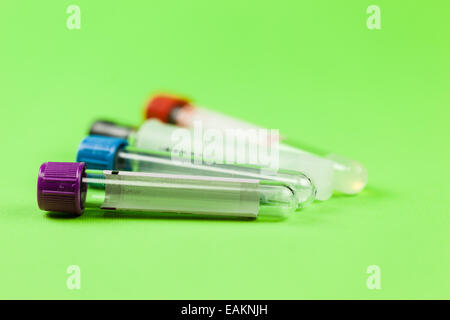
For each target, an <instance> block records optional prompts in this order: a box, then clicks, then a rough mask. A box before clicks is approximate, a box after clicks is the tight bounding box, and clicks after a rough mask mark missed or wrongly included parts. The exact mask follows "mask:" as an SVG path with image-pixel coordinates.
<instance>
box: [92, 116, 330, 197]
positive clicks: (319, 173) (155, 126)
mask: <svg viewBox="0 0 450 320" xmlns="http://www.w3.org/2000/svg"><path fill="white" fill-rule="evenodd" d="M180 130H184V131H188V132H187V133H189V134H190V135H191V136H192V141H191V145H194V144H195V141H196V140H198V139H201V137H196V134H195V132H194V130H193V129H187V128H180V127H178V126H175V125H171V124H167V123H163V122H161V121H159V120H157V119H149V120H147V121H144V123H143V124H142V125H141V126H140V127H139V128H138V129H135V128H134V127H131V126H124V125H119V124H116V123H114V122H111V121H96V122H94V123H93V124H92V126H91V128H90V131H89V133H90V134H92V135H104V136H117V137H123V138H127V140H128V141H129V144H130V145H131V146H134V147H137V148H139V149H146V150H154V151H166V152H170V153H172V152H173V151H174V150H175V149H176V148H177V146H176V143H174V137H175V136H176V135H177V132H178V133H179V132H180ZM229 151H232V152H233V151H234V150H229ZM278 158H279V168H281V169H282V170H283V169H284V170H290V171H297V172H301V173H303V174H305V175H306V176H307V177H309V178H310V179H311V180H312V183H313V184H314V186H315V188H316V199H317V200H327V199H328V198H330V196H331V195H332V193H333V188H334V186H333V182H334V181H333V175H334V171H333V162H332V161H330V160H328V159H324V158H321V157H318V156H315V155H312V154H307V153H300V152H295V153H292V152H286V153H284V152H282V150H281V148H280V154H279V157H278ZM251 164H252V165H256V166H258V165H259V166H260V167H261V168H263V167H264V165H265V164H261V163H251Z"/></svg>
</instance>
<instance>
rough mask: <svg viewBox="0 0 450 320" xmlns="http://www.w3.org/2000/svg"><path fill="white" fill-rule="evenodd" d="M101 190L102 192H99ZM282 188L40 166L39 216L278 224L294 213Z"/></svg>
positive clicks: (255, 182) (234, 181) (292, 199)
mask: <svg viewBox="0 0 450 320" xmlns="http://www.w3.org/2000/svg"><path fill="white" fill-rule="evenodd" d="M99 185H101V186H103V188H99V187H98V186H99ZM296 201H297V200H296V197H295V194H294V192H293V191H292V190H291V189H290V188H289V187H287V186H286V185H283V184H279V183H266V182H264V181H261V180H257V179H238V178H223V177H202V176H189V175H174V174H156V173H143V172H130V171H114V170H103V171H102V170H89V169H86V164H85V163H83V162H45V163H43V164H42V165H41V167H40V169H39V175H38V182H37V202H38V206H39V208H40V209H41V210H46V211H53V212H68V213H74V214H78V215H81V214H82V213H83V211H84V209H85V208H93V209H95V208H96V209H102V210H105V211H113V212H117V213H120V212H130V211H131V212H137V213H139V212H153V213H163V214H164V213H166V214H168V215H172V214H173V215H180V214H181V215H184V214H187V215H197V216H211V217H214V216H216V217H230V218H257V217H259V216H264V217H272V218H284V217H286V216H288V215H289V214H290V213H292V212H293V211H294V210H295V208H296Z"/></svg>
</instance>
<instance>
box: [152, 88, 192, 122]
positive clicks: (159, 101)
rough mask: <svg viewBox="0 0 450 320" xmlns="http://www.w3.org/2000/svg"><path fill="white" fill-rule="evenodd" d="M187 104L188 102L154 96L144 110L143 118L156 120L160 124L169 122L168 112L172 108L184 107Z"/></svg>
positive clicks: (169, 97) (171, 97) (170, 97)
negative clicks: (160, 122) (159, 121)
mask: <svg viewBox="0 0 450 320" xmlns="http://www.w3.org/2000/svg"><path fill="white" fill-rule="evenodd" d="M188 104H189V100H186V99H183V98H179V97H174V96H169V95H156V96H154V97H153V98H152V99H151V100H150V101H149V103H148V104H147V107H146V109H145V117H146V118H147V119H150V118H157V119H159V120H161V121H162V122H166V123H169V122H170V112H171V111H172V109H173V108H176V107H184V106H186V105H188Z"/></svg>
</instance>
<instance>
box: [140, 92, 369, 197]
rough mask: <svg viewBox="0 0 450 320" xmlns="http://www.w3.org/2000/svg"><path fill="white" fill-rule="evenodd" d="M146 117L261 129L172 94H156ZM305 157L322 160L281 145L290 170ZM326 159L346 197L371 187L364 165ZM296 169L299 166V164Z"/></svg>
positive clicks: (331, 156) (337, 157)
mask: <svg viewBox="0 0 450 320" xmlns="http://www.w3.org/2000/svg"><path fill="white" fill-rule="evenodd" d="M145 116H146V118H147V119H150V118H157V119H159V120H161V121H163V122H165V123H171V124H176V125H178V126H181V127H186V128H192V127H193V126H194V124H195V123H196V122H201V123H202V125H203V126H204V128H215V129H217V128H222V129H255V128H259V127H256V126H254V125H251V124H248V123H246V122H244V121H241V120H238V119H235V118H233V117H230V116H227V115H224V114H222V113H219V112H215V111H211V110H208V109H205V108H202V107H197V106H194V105H193V104H192V103H191V102H190V101H189V100H187V99H183V98H179V97H175V96H171V95H156V96H154V97H153V98H152V99H150V101H149V103H148V104H147V106H146V109H145ZM270 138H271V139H277V138H279V136H276V137H274V136H270ZM304 155H311V156H316V157H318V158H319V157H320V156H319V155H314V154H313V153H312V152H310V151H307V150H302V149H300V148H294V147H291V146H289V145H286V144H282V143H280V162H281V161H283V160H282V158H286V159H285V160H284V163H285V167H286V169H292V165H291V163H292V161H297V160H298V158H299V157H302V156H304ZM321 158H322V157H321ZM323 158H325V159H328V160H330V161H331V162H332V166H333V170H334V183H333V187H334V189H335V190H338V191H340V192H343V193H346V194H355V193H358V192H360V191H361V190H362V189H364V187H365V186H366V184H367V170H366V168H365V167H364V166H363V165H362V164H361V163H360V162H358V161H356V160H352V159H348V158H346V157H344V156H341V155H337V154H333V153H331V154H326V155H324V156H323ZM294 167H298V165H297V166H296V165H295V162H294Z"/></svg>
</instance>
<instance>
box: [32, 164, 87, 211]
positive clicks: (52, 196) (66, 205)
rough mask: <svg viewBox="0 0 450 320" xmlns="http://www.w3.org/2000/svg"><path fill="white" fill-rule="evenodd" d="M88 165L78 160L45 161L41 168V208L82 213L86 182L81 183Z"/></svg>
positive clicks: (38, 187) (39, 193)
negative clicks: (77, 161)
mask: <svg viewBox="0 0 450 320" xmlns="http://www.w3.org/2000/svg"><path fill="white" fill-rule="evenodd" d="M85 169H86V165H85V164H84V163H76V162H45V163H43V164H42V165H41V167H40V168H39V175H38V181H37V202H38V206H39V208H40V209H41V210H46V211H59V212H69V213H76V214H78V215H81V214H82V213H83V210H84V202H85V200H86V188H87V186H86V184H82V183H81V179H82V177H83V175H84V172H85Z"/></svg>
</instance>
